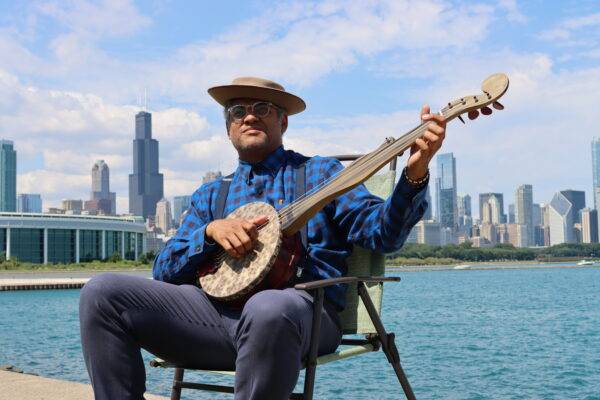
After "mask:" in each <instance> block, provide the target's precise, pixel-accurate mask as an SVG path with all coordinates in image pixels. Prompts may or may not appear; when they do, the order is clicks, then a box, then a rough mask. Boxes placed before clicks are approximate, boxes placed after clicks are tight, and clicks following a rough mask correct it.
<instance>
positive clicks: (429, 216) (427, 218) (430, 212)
mask: <svg viewBox="0 0 600 400" xmlns="http://www.w3.org/2000/svg"><path fill="white" fill-rule="evenodd" d="M430 188H431V185H427V191H426V192H425V200H426V201H427V210H425V214H423V218H422V219H423V220H424V221H430V220H432V219H433V202H432V201H431V192H430Z"/></svg>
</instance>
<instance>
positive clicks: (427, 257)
mask: <svg viewBox="0 0 600 400" xmlns="http://www.w3.org/2000/svg"><path fill="white" fill-rule="evenodd" d="M154 257H155V254H154V253H153V252H148V253H145V254H142V255H141V256H140V258H139V260H137V261H131V260H123V259H122V258H121V255H120V254H119V253H116V252H115V253H113V254H112V255H111V256H110V257H107V258H106V259H104V260H95V261H86V262H81V263H79V264H75V263H71V264H34V263H27V262H21V261H19V260H17V259H14V258H11V259H10V260H6V257H5V255H4V253H1V252H0V271H2V270H4V271H19V270H20V271H56V270H59V271H81V270H127V269H129V270H131V269H149V268H151V266H152V262H153V261H154ZM578 259H600V243H564V244H558V245H555V246H550V247H539V248H527V247H526V248H518V247H514V246H513V245H511V244H506V243H503V244H497V245H495V246H493V247H473V245H472V244H471V242H465V243H461V244H459V245H455V244H449V245H446V246H430V245H426V244H415V243H407V244H405V245H404V247H402V249H401V250H400V251H398V252H395V253H393V254H388V255H387V264H388V265H449V264H460V263H463V262H552V261H567V260H578Z"/></svg>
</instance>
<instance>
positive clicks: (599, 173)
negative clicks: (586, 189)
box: [592, 138, 600, 210]
mask: <svg viewBox="0 0 600 400" xmlns="http://www.w3.org/2000/svg"><path fill="white" fill-rule="evenodd" d="M599 187H600V138H594V139H593V140H592V192H593V193H594V206H595V207H596V209H597V210H598V206H597V205H598V201H600V199H599V198H598V195H597V193H596V188H599Z"/></svg>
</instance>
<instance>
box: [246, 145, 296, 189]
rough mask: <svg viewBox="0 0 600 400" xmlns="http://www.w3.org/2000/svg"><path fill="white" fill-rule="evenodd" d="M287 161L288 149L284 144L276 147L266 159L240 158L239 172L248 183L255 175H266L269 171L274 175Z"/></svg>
mask: <svg viewBox="0 0 600 400" xmlns="http://www.w3.org/2000/svg"><path fill="white" fill-rule="evenodd" d="M286 161H287V157H286V151H285V150H284V148H283V145H282V146H279V147H278V148H276V149H275V150H274V151H273V152H272V153H271V154H269V155H268V156H267V157H266V158H265V159H264V160H262V161H259V162H257V163H249V162H247V161H243V160H239V163H240V165H239V166H238V168H237V172H238V174H239V175H240V177H242V178H244V180H245V181H246V182H247V183H250V181H251V180H252V178H253V176H254V175H264V174H265V173H267V174H269V175H271V176H273V177H274V176H275V175H277V171H279V169H281V167H282V166H283V165H285V163H286Z"/></svg>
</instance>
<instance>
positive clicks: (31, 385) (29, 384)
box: [0, 371, 167, 400]
mask: <svg viewBox="0 0 600 400" xmlns="http://www.w3.org/2000/svg"><path fill="white" fill-rule="evenodd" d="M0 387H1V388H2V390H0V400H15V399H19V400H88V399H89V400H93V399H94V394H93V393H92V387H91V386H90V385H84V384H83V383H77V382H67V381H61V380H58V379H50V378H44V377H41V376H35V375H28V374H20V373H16V372H9V371H0ZM145 398H146V399H147V400H166V399H167V398H166V397H162V396H156V395H151V394H146V395H145Z"/></svg>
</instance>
